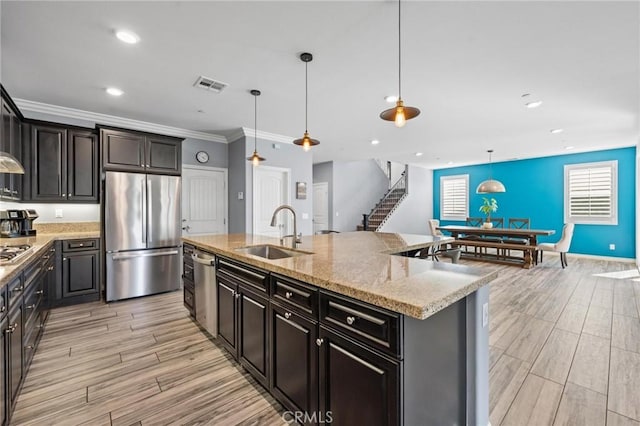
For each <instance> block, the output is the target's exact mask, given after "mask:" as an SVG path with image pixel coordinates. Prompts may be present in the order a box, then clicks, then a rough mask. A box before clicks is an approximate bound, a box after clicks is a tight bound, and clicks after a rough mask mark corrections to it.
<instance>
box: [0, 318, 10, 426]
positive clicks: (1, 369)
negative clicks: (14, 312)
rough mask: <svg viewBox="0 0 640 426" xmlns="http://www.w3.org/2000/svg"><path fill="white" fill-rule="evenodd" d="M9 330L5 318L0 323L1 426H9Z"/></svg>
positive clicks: (7, 321)
mask: <svg viewBox="0 0 640 426" xmlns="http://www.w3.org/2000/svg"><path fill="white" fill-rule="evenodd" d="M8 329H9V320H8V319H7V318H6V317H5V318H4V319H3V320H2V321H0V424H1V425H6V424H7V412H8V410H7V382H8V380H7V379H8V377H7V371H6V370H5V365H6V363H7V360H8V354H7V349H8V345H7V337H6V336H7V330H8Z"/></svg>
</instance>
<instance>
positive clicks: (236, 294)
mask: <svg viewBox="0 0 640 426" xmlns="http://www.w3.org/2000/svg"><path fill="white" fill-rule="evenodd" d="M234 296H236V299H238V298H240V293H238V292H237V291H236V292H235V294H234Z"/></svg>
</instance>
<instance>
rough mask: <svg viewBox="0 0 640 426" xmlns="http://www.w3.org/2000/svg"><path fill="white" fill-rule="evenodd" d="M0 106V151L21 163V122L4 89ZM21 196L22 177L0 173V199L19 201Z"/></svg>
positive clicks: (18, 112) (17, 111) (18, 113)
mask: <svg viewBox="0 0 640 426" xmlns="http://www.w3.org/2000/svg"><path fill="white" fill-rule="evenodd" d="M1 90H2V97H1V98H2V99H1V105H0V117H1V119H0V151H4V152H7V153H9V154H11V155H13V156H14V157H15V158H16V159H18V161H20V162H22V120H21V115H20V111H19V110H18V108H17V107H16V106H15V104H14V103H13V101H12V100H11V98H10V97H9V95H8V94H7V92H5V90H4V88H2V89H1ZM21 196H22V175H19V174H9V173H0V199H5V200H20V198H21Z"/></svg>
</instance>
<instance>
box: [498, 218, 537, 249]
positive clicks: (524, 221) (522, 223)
mask: <svg viewBox="0 0 640 426" xmlns="http://www.w3.org/2000/svg"><path fill="white" fill-rule="evenodd" d="M530 226H531V220H530V219H529V218H527V217H511V218H509V228H510V229H530ZM502 241H503V242H504V243H505V244H529V239H528V238H517V237H504V238H503V240H502ZM505 256H511V250H505Z"/></svg>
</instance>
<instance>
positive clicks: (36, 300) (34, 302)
mask: <svg viewBox="0 0 640 426" xmlns="http://www.w3.org/2000/svg"><path fill="white" fill-rule="evenodd" d="M42 294H43V292H42V289H40V288H39V289H34V290H32V291H30V292H29V293H27V294H26V295H25V297H24V318H25V320H26V321H27V322H28V321H29V320H30V319H31V318H32V317H34V316H35V315H36V313H38V312H40V304H41V303H42Z"/></svg>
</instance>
